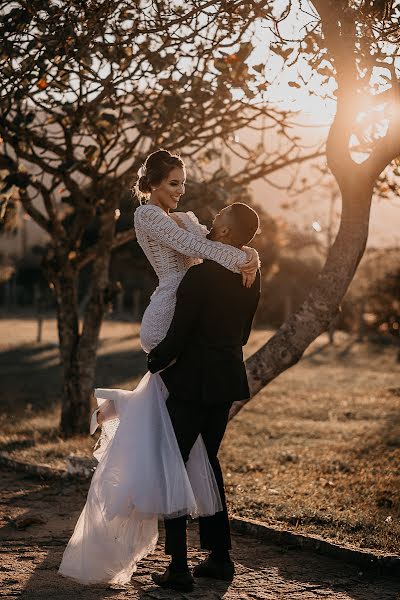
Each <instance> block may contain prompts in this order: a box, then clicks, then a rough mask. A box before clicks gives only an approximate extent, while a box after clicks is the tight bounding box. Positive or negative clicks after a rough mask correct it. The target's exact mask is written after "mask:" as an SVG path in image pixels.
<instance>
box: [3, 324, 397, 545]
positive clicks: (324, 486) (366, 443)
mask: <svg viewBox="0 0 400 600" xmlns="http://www.w3.org/2000/svg"><path fill="white" fill-rule="evenodd" d="M138 331H139V329H138V326H137V325H133V324H130V323H120V322H118V323H117V322H113V321H105V323H104V324H103V328H102V334H101V345H100V350H99V360H98V368H97V377H96V387H97V386H98V387H121V388H126V389H131V388H133V387H134V386H135V385H136V384H137V381H138V379H139V378H140V374H141V373H143V372H144V370H145V357H144V355H143V353H142V352H141V350H140V346H139V339H138ZM270 335H271V332H265V331H254V332H253V334H252V337H251V340H250V343H249V345H248V347H247V349H246V353H247V354H250V353H251V352H253V351H254V350H255V349H256V348H257V347H258V346H260V345H261V344H262V343H263V341H265V340H266V339H267V338H268V337H269V336H270ZM34 338H35V324H34V322H33V321H32V320H30V319H29V318H26V319H20V318H17V319H9V318H8V319H5V318H3V319H2V320H0V339H1V340H2V343H1V346H0V377H1V382H2V386H1V389H2V394H1V398H2V411H1V418H0V423H1V429H2V434H1V437H0V449H1V450H6V451H8V452H10V453H11V454H12V455H13V456H14V457H15V458H20V459H24V460H30V461H36V462H40V463H44V464H51V465H53V466H57V467H61V466H64V465H65V457H66V456H68V455H69V454H75V455H82V456H89V455H90V453H91V451H92V448H93V445H94V442H93V440H92V439H90V438H89V437H80V438H75V439H73V440H62V439H61V438H60V436H59V434H58V431H57V423H58V418H59V410H60V408H59V391H60V374H61V370H60V366H59V360H58V349H57V345H56V342H57V336H56V326H55V322H54V320H47V321H46V322H45V326H44V332H43V342H42V343H41V344H36V343H35V342H34V341H33V340H34ZM395 356H396V350H395V348H393V347H381V346H375V345H367V344H363V345H360V344H357V343H355V342H354V340H352V339H351V338H349V337H348V336H347V335H344V334H338V336H337V342H336V344H335V347H330V346H327V345H326V338H325V337H324V336H322V337H321V338H320V339H319V340H317V341H316V342H315V343H314V344H313V346H312V347H310V348H309V350H308V352H307V354H306V356H305V357H304V358H303V360H302V361H301V362H300V364H299V365H297V366H296V367H294V368H293V369H291V370H289V371H287V372H286V373H284V374H283V375H281V376H280V377H279V378H278V379H277V380H276V381H274V382H273V383H271V384H270V385H269V386H268V387H267V388H266V389H265V391H264V392H262V393H260V394H259V395H258V396H257V397H256V398H255V399H254V400H252V401H251V402H250V403H249V404H248V405H247V407H246V408H245V409H243V410H242V412H241V413H240V414H239V415H238V416H237V417H236V418H235V419H234V421H233V422H232V423H231V424H230V425H229V427H228V431H227V434H226V437H225V440H224V443H223V447H222V450H221V459H222V463H223V467H224V470H225V474H226V487H227V492H228V501H229V504H230V508H231V510H232V512H234V513H235V514H239V515H242V516H247V517H252V518H257V519H260V520H262V521H265V522H268V523H272V524H280V525H281V526H284V527H285V528H293V529H296V530H297V531H306V532H309V533H318V534H320V535H323V536H324V537H325V538H329V539H333V540H335V541H337V542H342V543H346V544H351V545H355V546H357V547H369V548H374V549H377V550H381V551H386V552H395V553H399V546H400V406H399V405H400V387H399V386H400V384H399V365H398V364H396V362H395Z"/></svg>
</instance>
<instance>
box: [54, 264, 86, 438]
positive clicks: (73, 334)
mask: <svg viewBox="0 0 400 600" xmlns="http://www.w3.org/2000/svg"><path fill="white" fill-rule="evenodd" d="M54 286H55V290H56V302H57V324H58V338H59V342H60V356H61V364H62V367H63V383H62V409H61V423H60V427H61V431H62V433H63V434H64V435H65V436H67V437H68V436H69V435H72V434H73V433H75V432H77V431H83V425H84V422H85V418H86V417H88V415H87V414H86V410H85V408H84V403H83V402H82V394H81V385H80V368H79V360H78V347H79V318H78V293H77V289H78V272H77V271H73V270H72V269H70V268H66V269H65V270H63V272H62V275H61V276H60V277H59V278H57V279H56V278H55V279H54ZM86 428H87V420H86Z"/></svg>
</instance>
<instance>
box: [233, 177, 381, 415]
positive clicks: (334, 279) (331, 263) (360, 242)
mask: <svg viewBox="0 0 400 600" xmlns="http://www.w3.org/2000/svg"><path fill="white" fill-rule="evenodd" d="M351 183H352V184H351ZM372 191H373V185H372V183H368V182H364V188H362V187H361V185H360V181H359V178H358V177H357V169H356V168H355V169H354V176H353V178H352V182H347V185H346V190H345V191H344V193H343V194H342V206H343V209H342V217H341V223H340V228H339V231H338V234H337V237H336V240H335V242H334V243H333V245H332V248H331V249H330V251H329V253H328V257H327V260H326V263H325V265H324V267H323V269H322V271H321V273H320V274H319V276H318V279H317V281H316V283H315V285H314V287H313V289H312V290H311V291H310V293H309V295H308V297H307V298H306V300H305V301H304V302H303V304H302V305H301V306H300V308H299V309H298V310H297V311H296V312H295V313H294V314H293V315H291V317H290V318H289V319H288V320H287V321H286V322H285V323H284V324H283V325H282V326H281V327H280V328H279V329H278V331H277V332H276V334H275V335H274V336H273V337H272V338H271V339H270V340H269V341H268V342H267V343H266V344H265V345H264V346H262V347H261V348H260V349H259V350H258V351H257V352H255V354H253V355H252V356H251V357H250V358H249V359H248V360H247V361H246V369H247V373H248V378H249V384H250V392H251V397H253V396H254V395H255V394H257V393H258V392H259V391H260V390H261V389H262V388H263V387H264V386H266V385H267V384H268V383H269V382H270V381H272V380H273V379H275V377H277V376H278V375H279V374H280V373H282V372H283V371H285V370H286V369H288V368H289V367H291V366H293V365H295V364H296V363H297V362H298V361H299V360H300V358H301V357H302V355H303V353H304V351H305V350H306V349H307V348H308V346H309V345H310V344H311V343H312V342H313V341H314V340H315V339H316V338H317V337H318V336H319V335H320V334H321V333H323V332H324V331H326V329H327V327H328V326H329V324H330V322H331V321H332V320H333V319H334V317H335V316H336V315H337V313H338V307H339V305H340V303H341V301H342V299H343V297H344V295H345V293H346V291H347V288H348V286H349V284H350V283H351V281H352V279H353V276H354V273H355V271H356V269H357V266H358V264H359V262H360V260H361V258H362V256H363V254H364V250H365V246H366V243H367V238H368V223H369V213H370V206H371V200H372ZM247 402H248V400H244V401H243V402H236V403H235V404H234V406H233V407H232V410H231V415H230V416H231V418H232V417H233V416H235V415H236V414H237V413H238V412H239V411H240V410H241V408H242V407H243V406H244V405H245V404H246V403H247Z"/></svg>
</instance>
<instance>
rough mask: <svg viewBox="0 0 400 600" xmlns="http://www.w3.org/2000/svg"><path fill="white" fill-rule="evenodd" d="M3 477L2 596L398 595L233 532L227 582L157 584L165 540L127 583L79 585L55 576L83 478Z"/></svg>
mask: <svg viewBox="0 0 400 600" xmlns="http://www.w3.org/2000/svg"><path fill="white" fill-rule="evenodd" d="M2 476H3V480H4V482H5V486H4V491H3V492H2V497H1V501H2V502H1V504H0V507H1V509H0V510H1V514H0V516H1V518H2V522H3V528H2V529H1V530H0V538H1V540H2V568H1V570H0V583H1V585H2V590H3V592H2V594H3V595H4V594H7V598H10V599H11V598H16V597H19V598H23V599H26V600H39V599H43V598H46V600H51V599H53V598H54V599H55V598H57V600H70V599H71V598H74V599H75V598H78V599H79V598H82V599H84V600H94V599H99V600H100V598H102V599H103V598H113V599H115V600H122V599H123V598H124V599H125V598H135V599H139V598H141V599H143V600H144V599H151V598H157V599H169V598H189V599H190V598H192V599H193V600H194V599H196V600H211V599H214V600H215V599H216V598H225V599H226V600H247V599H248V600H250V599H257V598H260V599H261V598H263V599H266V598H267V599H268V598H270V599H280V598H284V599H285V600H289V599H290V600H292V599H294V598H296V599H297V598H298V599H299V600H302V599H304V600H306V599H307V600H309V599H312V598H320V597H321V596H323V597H324V598H335V599H337V600H376V598H379V600H397V599H398V598H399V597H400V596H399V594H400V582H398V581H395V580H394V579H388V578H382V577H379V576H376V575H373V574H372V573H371V574H368V573H360V572H359V569H358V568H357V567H353V566H351V565H348V564H343V563H342V562H340V561H338V560H335V559H329V558H327V557H322V556H317V555H313V554H309V553H306V552H302V551H299V550H296V549H289V548H282V547H275V546H266V545H265V544H263V543H261V542H260V541H258V540H255V539H253V538H249V537H246V536H239V535H234V536H233V557H234V559H235V563H236V568H237V573H236V576H235V579H234V581H233V582H232V584H230V585H229V584H227V583H225V582H215V581H214V582H212V581H210V580H198V583H197V584H196V586H195V590H194V592H193V593H190V594H180V593H176V592H170V591H164V590H160V589H159V588H157V587H156V586H154V585H153V584H152V582H151V579H150V573H151V572H152V571H153V570H156V571H159V572H161V571H163V569H164V568H165V566H166V564H167V559H166V557H165V555H164V553H163V548H162V544H160V545H159V546H158V548H157V552H156V553H155V554H154V555H152V556H150V557H148V558H147V559H145V560H143V561H141V563H140V564H139V568H138V571H137V572H136V573H135V574H134V576H133V578H132V582H131V584H130V585H129V586H128V587H127V588H118V587H116V588H115V589H110V588H107V587H106V586H103V585H99V586H82V585H80V584H78V583H76V582H74V581H71V580H69V579H66V578H63V577H61V576H59V575H58V573H57V570H58V566H59V564H60V561H61V557H62V553H63V550H64V547H65V545H66V543H67V541H68V539H69V537H70V535H71V533H72V531H73V528H74V526H75V523H76V519H77V517H78V515H79V512H80V510H81V509H82V507H83V505H84V502H85V498H86V493H87V486H88V484H87V483H82V484H79V483H77V482H62V481H51V482H50V481H48V482H45V481H40V480H37V479H33V478H31V477H28V476H24V475H17V474H15V473H11V472H9V471H3V472H2ZM22 516H23V517H24V518H25V519H26V518H28V517H31V518H32V519H35V518H38V517H39V519H41V520H42V522H41V523H37V524H31V525H30V526H27V527H26V529H25V530H19V529H17V527H16V525H17V524H18V517H20V518H21V517H22ZM189 543H190V547H191V550H190V557H189V558H190V561H191V563H192V564H195V563H196V562H198V561H199V560H201V559H202V558H203V557H204V553H201V552H199V551H198V550H196V549H195V548H196V546H197V531H196V526H195V524H194V525H193V526H192V527H191V531H190V535H189Z"/></svg>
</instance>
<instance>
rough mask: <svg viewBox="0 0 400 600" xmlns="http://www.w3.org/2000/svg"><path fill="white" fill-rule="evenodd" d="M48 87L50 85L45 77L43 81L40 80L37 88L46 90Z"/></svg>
mask: <svg viewBox="0 0 400 600" xmlns="http://www.w3.org/2000/svg"><path fill="white" fill-rule="evenodd" d="M48 85H49V84H48V83H47V81H46V78H45V77H42V79H39V81H38V82H37V86H38V88H39V89H40V90H45V89H46V88H47V86H48Z"/></svg>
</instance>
